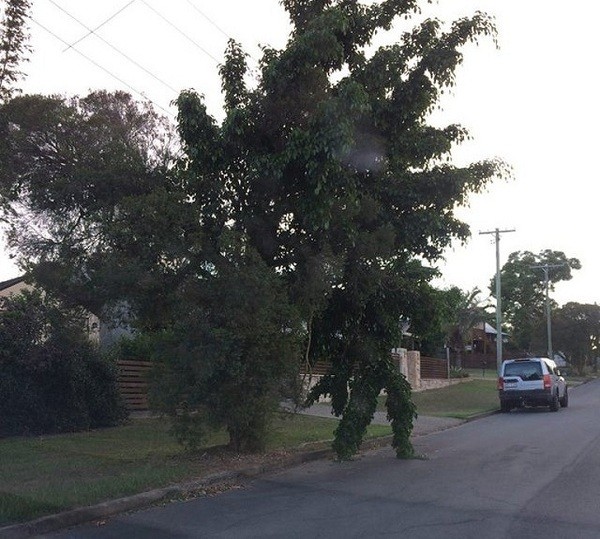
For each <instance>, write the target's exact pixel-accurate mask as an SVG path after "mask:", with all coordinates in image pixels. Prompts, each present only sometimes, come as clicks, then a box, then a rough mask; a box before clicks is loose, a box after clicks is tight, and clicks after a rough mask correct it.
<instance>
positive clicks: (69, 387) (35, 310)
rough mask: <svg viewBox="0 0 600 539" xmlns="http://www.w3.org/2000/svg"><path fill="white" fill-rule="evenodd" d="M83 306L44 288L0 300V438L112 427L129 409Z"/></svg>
mask: <svg viewBox="0 0 600 539" xmlns="http://www.w3.org/2000/svg"><path fill="white" fill-rule="evenodd" d="M85 322H86V316H85V313H83V312H82V310H81V309H66V308H65V307H64V306H63V305H62V304H61V303H60V302H59V301H57V300H55V299H52V298H50V297H48V296H44V295H42V294H41V293H39V292H24V293H22V294H19V295H16V296H11V297H9V298H3V300H2V303H1V305H0V343H2V346H0V372H2V376H0V417H1V418H2V420H1V421H0V436H7V435H8V436H11V435H23V434H26V435H30V434H42V433H56V432H70V431H76V430H85V429H90V428H97V427H107V426H113V425H116V424H117V423H119V422H120V421H121V420H122V419H124V418H125V415H126V412H125V409H124V407H123V404H122V402H121V398H120V395H119V392H118V390H117V385H116V374H115V370H114V368H113V366H111V365H110V364H109V363H108V362H107V361H105V360H104V359H103V358H102V357H101V356H100V354H99V352H98V350H97V348H96V347H95V345H94V344H93V343H92V342H91V341H90V340H89V337H88V335H87V333H86V331H85Z"/></svg>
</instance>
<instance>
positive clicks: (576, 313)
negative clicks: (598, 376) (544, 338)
mask: <svg viewBox="0 0 600 539" xmlns="http://www.w3.org/2000/svg"><path fill="white" fill-rule="evenodd" d="M552 337H553V343H554V345H555V348H557V349H558V350H560V351H561V352H563V353H564V354H565V355H566V356H567V359H568V361H569V362H571V363H572V364H573V365H575V366H576V367H577V368H578V369H579V370H580V371H583V370H584V369H585V368H586V367H588V366H591V365H592V366H594V368H595V369H597V362H598V358H599V357H600V306H598V305H595V304H594V305H591V304H582V303H576V302H569V303H566V304H565V305H563V306H562V307H561V308H560V309H558V310H557V311H556V312H555V313H554V315H553V330H552Z"/></svg>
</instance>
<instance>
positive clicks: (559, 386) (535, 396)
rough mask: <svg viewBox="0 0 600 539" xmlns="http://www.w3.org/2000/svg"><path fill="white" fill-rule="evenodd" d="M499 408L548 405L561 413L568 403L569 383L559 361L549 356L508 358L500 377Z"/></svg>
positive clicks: (504, 410)
mask: <svg viewBox="0 0 600 539" xmlns="http://www.w3.org/2000/svg"><path fill="white" fill-rule="evenodd" d="M498 395H499V397H500V410H501V411H502V412H510V411H511V410H512V409H513V408H518V407H523V406H548V407H549V408H550V410H551V411H552V412H558V410H559V408H560V407H561V406H562V407H563V408H566V407H567V406H568V405H569V393H568V388H567V383H566V381H565V379H564V378H563V376H562V375H561V374H560V371H559V369H558V367H557V366H556V363H555V362H554V361H552V360H551V359H548V358H546V357H528V358H523V359H507V360H505V361H504V362H503V363H502V367H501V369H500V376H499V378H498Z"/></svg>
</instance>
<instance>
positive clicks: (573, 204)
mask: <svg viewBox="0 0 600 539" xmlns="http://www.w3.org/2000/svg"><path fill="white" fill-rule="evenodd" d="M422 7H423V11H422V14H421V15H420V18H424V17H437V18H439V19H441V20H443V21H452V20H455V19H457V18H459V17H463V16H469V15H472V14H473V13H474V12H476V11H483V12H486V13H488V14H490V15H492V16H493V17H494V18H495V21H496V26H497V29H498V47H496V45H495V44H494V43H493V42H492V40H490V39H483V40H482V41H481V42H480V43H479V44H478V45H477V46H475V45H469V46H467V47H465V50H464V54H465V57H464V62H463V64H462V65H461V66H460V68H459V70H458V73H457V83H456V86H455V87H454V89H453V90H452V92H451V93H446V94H445V95H444V96H443V98H442V101H441V103H440V109H439V110H437V111H435V113H434V114H433V117H432V122H435V123H436V124H440V125H441V124H448V123H460V124H461V125H463V126H465V127H466V128H467V129H468V130H469V132H470V134H471V139H470V140H469V141H468V142H467V143H465V144H463V145H462V146H461V147H459V148H457V150H456V151H455V153H454V159H455V162H456V163H457V164H466V163H469V162H472V161H476V160H479V159H485V158H493V157H499V158H501V159H503V160H504V161H506V162H507V163H508V164H509V165H510V166H511V167H512V172H513V178H512V179H511V180H509V181H504V180H498V181H496V182H494V183H493V184H492V185H491V186H490V188H489V189H488V190H487V191H486V192H485V193H482V194H478V195H473V196H471V198H470V203H469V206H468V207H465V208H460V209H459V210H458V211H457V214H458V216H459V217H460V218H461V219H462V220H464V221H465V222H466V223H467V224H469V226H470V227H471V231H472V236H471V239H470V240H469V241H468V242H467V244H466V245H459V244H456V245H454V246H453V247H452V248H451V249H448V251H447V252H446V255H445V260H444V261H442V262H441V263H440V269H441V271H442V278H441V279H439V280H437V281H436V283H435V284H436V285H437V286H440V287H445V286H451V285H456V286H459V287H461V288H462V289H464V290H471V289H473V288H474V287H479V288H480V289H481V290H483V291H484V292H483V294H482V297H486V296H487V294H488V285H489V283H490V280H491V279H492V278H493V276H494V274H495V271H496V255H495V253H496V251H495V245H494V243H493V235H489V234H480V232H486V231H490V230H494V229H496V228H499V229H501V230H513V229H514V232H510V233H506V234H503V235H502V236H501V241H500V254H501V264H502V263H504V262H505V261H506V259H507V257H508V255H509V254H510V253H511V252H514V251H523V250H528V251H532V252H534V253H537V252H539V251H541V250H542V249H553V250H558V251H564V252H565V254H566V255H567V256H568V257H576V258H579V259H580V261H581V263H582V269H581V270H579V271H575V272H574V276H573V279H572V280H571V281H568V282H563V283H558V284H557V285H556V290H555V292H554V293H553V295H552V297H553V299H555V300H556V301H557V302H558V303H559V304H564V303H566V302H568V301H577V302H581V303H595V302H600V286H599V285H598V284H597V275H600V251H599V250H598V249H597V248H596V241H595V240H596V235H597V231H598V228H599V227H598V225H597V224H596V221H597V220H598V217H597V215H598V189H597V188H596V184H597V181H598V172H597V158H596V152H597V144H598V142H599V137H598V133H597V131H598V128H599V127H598V126H600V104H599V100H598V99H597V91H596V90H597V80H598V79H597V75H596V72H597V63H598V61H597V58H598V53H599V52H600V44H599V39H600V38H599V37H598V33H597V27H596V22H597V20H598V15H600V5H597V3H596V2H592V1H590V0H571V2H568V3H564V2H559V1H558V0H526V1H524V0H439V1H437V2H434V3H432V4H429V3H427V2H426V1H423V3H422ZM32 19H33V20H32V21H30V25H29V26H30V33H31V45H32V47H33V52H32V54H31V55H30V61H29V62H28V63H27V64H25V65H24V66H23V70H24V71H25V72H26V74H27V77H26V79H25V80H24V81H23V82H22V84H21V86H22V88H23V90H24V92H26V93H42V94H53V93H58V94H64V95H74V94H78V95H85V94H86V93H87V92H89V91H90V90H94V89H100V88H102V89H108V90H116V89H122V90H126V91H129V92H131V93H132V94H133V95H134V96H136V97H142V96H143V97H144V98H147V99H149V100H151V101H152V102H153V103H154V104H155V105H156V106H157V107H158V109H159V111H162V112H163V113H165V114H168V115H171V116H174V114H175V109H174V108H173V106H172V105H171V102H172V100H173V99H174V98H175V97H176V96H177V93H178V92H179V91H181V90H183V89H188V88H193V89H195V90H197V91H198V92H199V93H201V94H203V95H204V96H205V100H206V104H207V107H208V110H209V112H211V113H212V114H213V115H214V116H215V117H216V118H220V117H222V112H221V105H222V97H221V94H220V81H219V77H218V65H219V63H220V62H221V61H222V58H223V51H224V50H225V46H226V43H227V40H228V39H229V38H230V37H231V38H234V39H236V40H237V41H239V42H240V43H242V45H243V48H244V50H245V51H246V52H247V53H248V54H249V55H250V59H249V62H250V65H251V67H252V66H255V65H256V63H257V59H258V58H259V57H260V46H261V45H269V46H272V47H275V48H282V47H283V46H284V45H285V42H286V40H287V36H288V32H289V21H288V18H287V15H286V13H285V12H284V10H283V8H282V7H281V6H280V5H279V2H278V1H277V0H169V1H168V2H167V1H166V0H33V11H32ZM415 20H416V19H415ZM406 24H407V23H406V22H402V21H400V22H399V23H398V24H397V25H396V26H395V27H394V28H393V29H392V30H391V31H390V32H389V33H388V34H387V35H385V36H378V39H377V43H389V42H393V41H396V40H398V39H399V38H400V35H401V32H402V31H403V30H404V29H406V28H407V26H406ZM86 27H87V29H86ZM89 29H95V33H93V34H89V31H88V30H89ZM78 40H80V41H79V42H78V43H77V44H75V45H74V46H72V47H70V48H68V45H71V44H73V43H75V42H77V41H78ZM18 274H19V270H18V268H17V267H16V266H14V264H13V263H12V262H11V261H10V260H9V258H8V254H7V253H6V250H5V248H4V245H3V244H2V243H1V242H0V280H4V279H9V278H12V277H14V276H16V275H18Z"/></svg>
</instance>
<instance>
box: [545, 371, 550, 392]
mask: <svg viewBox="0 0 600 539" xmlns="http://www.w3.org/2000/svg"><path fill="white" fill-rule="evenodd" d="M551 387H552V380H551V379H550V375H549V374H544V389H550V388H551Z"/></svg>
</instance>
